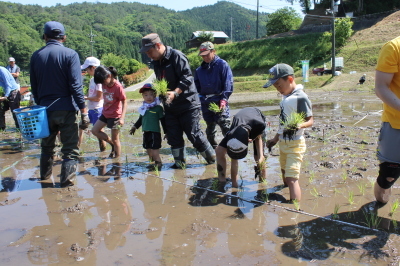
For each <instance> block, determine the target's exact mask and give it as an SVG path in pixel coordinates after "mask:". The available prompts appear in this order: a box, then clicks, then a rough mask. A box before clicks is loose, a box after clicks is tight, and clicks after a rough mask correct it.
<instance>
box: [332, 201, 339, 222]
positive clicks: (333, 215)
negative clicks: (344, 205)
mask: <svg viewBox="0 0 400 266" xmlns="http://www.w3.org/2000/svg"><path fill="white" fill-rule="evenodd" d="M339 209H340V205H339V204H335V207H334V208H333V213H332V219H334V220H336V219H338V218H339V214H338V213H339Z"/></svg>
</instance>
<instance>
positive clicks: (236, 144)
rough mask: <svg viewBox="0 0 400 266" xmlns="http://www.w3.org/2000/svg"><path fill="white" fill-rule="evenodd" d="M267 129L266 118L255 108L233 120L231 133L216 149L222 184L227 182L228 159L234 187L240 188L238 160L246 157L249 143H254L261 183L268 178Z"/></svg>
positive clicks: (246, 109) (245, 110)
mask: <svg viewBox="0 0 400 266" xmlns="http://www.w3.org/2000/svg"><path fill="white" fill-rule="evenodd" d="M265 128H266V125H265V116H264V115H263V114H262V113H261V111H260V110H259V109H257V108H254V107H246V108H243V109H242V110H240V111H239V112H238V113H237V114H236V115H235V116H234V117H233V120H232V125H231V127H230V130H229V132H228V133H227V134H226V136H225V137H224V138H223V139H222V141H221V142H220V143H219V145H218V147H217V148H216V149H215V152H216V154H217V170H218V178H219V181H220V182H226V158H225V155H226V154H228V156H229V157H230V158H231V159H232V161H231V179H232V187H238V186H239V185H238V182H237V180H238V169H239V164H238V160H240V159H243V158H244V157H246V155H247V152H248V145H249V142H253V147H254V160H255V161H256V163H257V165H256V167H255V169H256V172H257V171H258V172H259V176H260V179H259V180H260V181H263V180H265V178H266V177H267V169H266V159H265V157H264V143H263V139H264V137H265V136H264V137H263V134H264V130H265Z"/></svg>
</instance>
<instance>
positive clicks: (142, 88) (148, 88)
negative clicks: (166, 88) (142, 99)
mask: <svg viewBox="0 0 400 266" xmlns="http://www.w3.org/2000/svg"><path fill="white" fill-rule="evenodd" d="M146 90H153V91H156V89H154V88H153V85H152V84H151V83H146V84H144V85H143V87H141V88H140V90H139V93H143V92H145V91H146Z"/></svg>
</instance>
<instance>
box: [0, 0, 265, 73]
mask: <svg viewBox="0 0 400 266" xmlns="http://www.w3.org/2000/svg"><path fill="white" fill-rule="evenodd" d="M231 17H232V32H233V35H234V41H243V40H249V39H254V38H255V36H256V11H252V10H249V9H246V8H243V7H241V6H239V5H237V4H234V3H230V2H226V1H219V2H218V3H216V4H214V5H212V6H204V7H197V8H193V9H191V10H186V11H181V12H176V11H174V10H169V9H166V8H163V7H160V6H156V5H146V4H140V3H128V2H119V3H112V4H104V3H88V2H84V3H74V4H70V5H66V6H63V5H60V4H58V5H56V6H53V7H42V6H39V5H22V4H14V3H8V2H0V65H3V66H4V65H5V64H6V63H7V58H8V57H9V56H13V57H14V58H15V59H16V61H17V64H18V65H19V66H20V67H21V68H22V69H25V70H26V69H28V66H29V60H30V56H31V54H32V53H33V52H34V51H35V50H37V49H39V48H40V47H42V46H43V45H44V42H43V40H42V38H41V36H42V33H43V25H44V23H46V22H47V21H51V20H56V21H59V22H61V23H63V24H64V26H65V28H66V35H67V42H66V43H65V45H66V46H67V47H70V48H72V49H74V50H76V51H77V52H78V54H79V56H80V58H81V60H82V61H83V60H84V58H86V57H87V56H91V55H93V56H97V57H99V58H101V57H102V56H103V55H105V54H109V53H113V54H115V55H118V56H121V57H124V58H127V59H131V58H132V59H136V60H138V61H142V57H141V56H142V55H141V54H140V53H139V52H138V51H139V48H140V40H141V38H142V37H143V36H144V35H146V34H148V33H151V32H157V33H158V34H159V35H160V37H161V39H162V41H163V42H164V43H165V44H166V45H170V46H172V47H174V48H177V49H185V42H186V41H188V40H189V39H190V37H191V35H192V32H194V31H197V30H209V31H224V32H225V33H226V34H227V35H228V36H229V35H230V32H231ZM266 19H267V14H266V13H260V14H259V36H264V35H265V34H266V28H265V24H266ZM91 32H92V34H93V35H94V37H93V41H94V42H93V43H91V42H90V37H89V35H90V34H91ZM92 45H93V46H92ZM92 49H93V50H92ZM92 51H93V54H92Z"/></svg>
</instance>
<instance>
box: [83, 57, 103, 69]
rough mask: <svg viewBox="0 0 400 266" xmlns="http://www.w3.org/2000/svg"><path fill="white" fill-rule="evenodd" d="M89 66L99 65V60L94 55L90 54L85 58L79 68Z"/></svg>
mask: <svg viewBox="0 0 400 266" xmlns="http://www.w3.org/2000/svg"><path fill="white" fill-rule="evenodd" d="M89 66H95V67H97V66H100V60H99V59H97V58H96V57H93V56H90V57H88V58H86V60H85V62H84V63H83V65H81V69H86V68H88V67H89Z"/></svg>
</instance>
